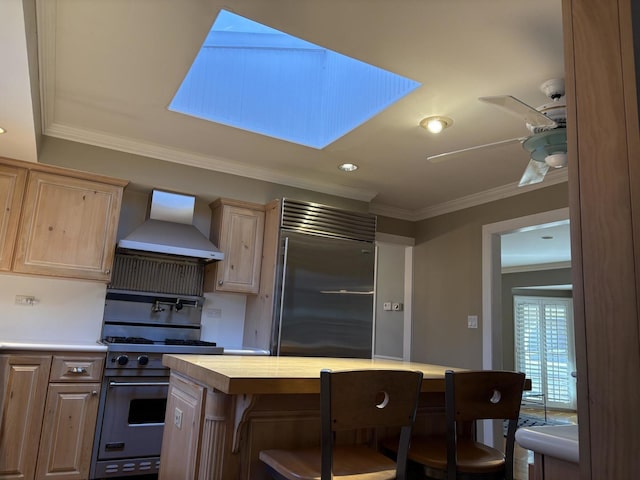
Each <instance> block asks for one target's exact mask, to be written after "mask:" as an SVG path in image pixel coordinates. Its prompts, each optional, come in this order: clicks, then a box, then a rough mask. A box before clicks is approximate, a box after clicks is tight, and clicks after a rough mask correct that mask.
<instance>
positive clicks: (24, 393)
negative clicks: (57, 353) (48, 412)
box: [0, 354, 51, 480]
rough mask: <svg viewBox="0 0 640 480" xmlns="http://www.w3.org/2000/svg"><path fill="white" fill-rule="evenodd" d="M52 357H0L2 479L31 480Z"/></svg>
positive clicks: (0, 476) (0, 462) (0, 473)
mask: <svg viewBox="0 0 640 480" xmlns="http://www.w3.org/2000/svg"><path fill="white" fill-rule="evenodd" d="M50 367H51V356H50V355H11V354H8V355H0V480H4V479H11V480H31V479H32V478H33V474H34V472H35V464H36V457H37V456H38V440H39V439H40V428H41V426H42V418H43V412H44V406H45V402H44V399H45V394H46V392H47V383H48V380H49V369H50Z"/></svg>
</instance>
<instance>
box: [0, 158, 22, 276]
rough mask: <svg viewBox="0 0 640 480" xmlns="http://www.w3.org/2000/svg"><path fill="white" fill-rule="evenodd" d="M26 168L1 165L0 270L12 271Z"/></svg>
mask: <svg viewBox="0 0 640 480" xmlns="http://www.w3.org/2000/svg"><path fill="white" fill-rule="evenodd" d="M27 172H28V170H27V169H26V168H21V167H14V166H11V165H2V164H0V270H1V271H9V270H11V260H12V259H13V250H14V246H15V241H16V237H17V235H18V222H19V220H20V207H21V205H22V195H23V193H24V187H25V184H26V181H27Z"/></svg>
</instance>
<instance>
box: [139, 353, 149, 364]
mask: <svg viewBox="0 0 640 480" xmlns="http://www.w3.org/2000/svg"><path fill="white" fill-rule="evenodd" d="M148 363H149V357H147V356H146V355H140V356H139V357H138V365H147V364H148Z"/></svg>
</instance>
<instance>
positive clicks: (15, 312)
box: [0, 274, 106, 343]
mask: <svg viewBox="0 0 640 480" xmlns="http://www.w3.org/2000/svg"><path fill="white" fill-rule="evenodd" d="M105 292H106V285H105V284H103V283H99V282H89V281H81V280H61V279H54V278H41V277H30V276H20V275H13V274H5V275H0V306H1V311H0V342H2V341H6V342H9V341H15V342H31V341H37V342H43V343H50V342H53V343H76V342H78V343H94V342H96V341H97V340H99V339H100V333H101V328H102V314H103V310H104V298H105ZM16 295H28V296H33V297H35V299H36V301H37V303H36V304H35V305H33V306H31V305H16V303H15V297H16Z"/></svg>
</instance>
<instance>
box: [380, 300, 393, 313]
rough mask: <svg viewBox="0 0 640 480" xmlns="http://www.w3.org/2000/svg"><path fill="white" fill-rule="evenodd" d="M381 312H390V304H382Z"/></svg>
mask: <svg viewBox="0 0 640 480" xmlns="http://www.w3.org/2000/svg"><path fill="white" fill-rule="evenodd" d="M382 310H384V311H385V312H388V311H390V310H391V302H384V303H383V304H382Z"/></svg>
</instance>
